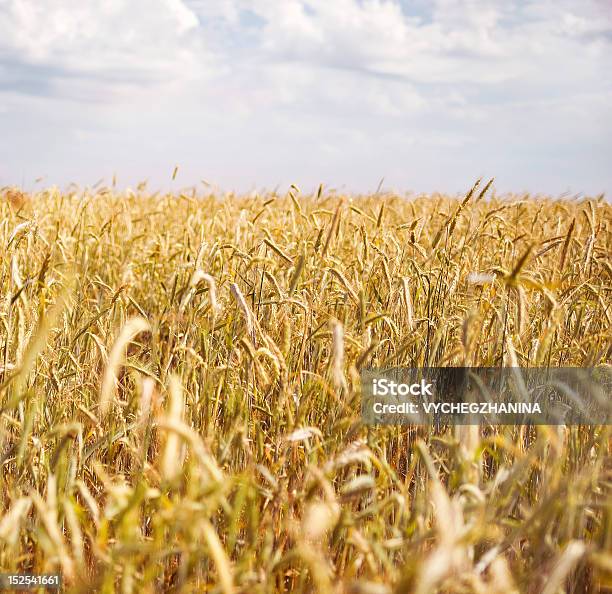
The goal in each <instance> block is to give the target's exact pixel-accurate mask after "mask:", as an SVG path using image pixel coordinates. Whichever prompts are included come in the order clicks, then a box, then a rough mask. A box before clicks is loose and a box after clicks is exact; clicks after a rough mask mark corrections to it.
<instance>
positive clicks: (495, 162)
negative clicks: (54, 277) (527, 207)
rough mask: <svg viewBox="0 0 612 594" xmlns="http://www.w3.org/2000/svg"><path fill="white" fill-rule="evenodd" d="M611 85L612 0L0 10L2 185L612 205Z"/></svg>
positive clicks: (111, 2) (92, 0)
mask: <svg viewBox="0 0 612 594" xmlns="http://www.w3.org/2000/svg"><path fill="white" fill-rule="evenodd" d="M611 73H612V3H611V2H610V0H534V1H529V0H499V1H498V0H399V1H387V0H105V1H104V2H100V1H99V0H81V1H80V2H79V3H76V2H74V1H73V0H0V137H1V141H0V186H3V185H8V184H20V185H24V186H25V187H26V188H28V189H33V188H36V187H39V186H40V185H50V184H57V185H60V186H65V185H67V184H68V183H69V182H77V183H79V184H82V185H85V184H93V183H95V182H96V181H97V180H99V179H100V178H105V180H106V181H107V182H108V181H109V180H110V179H111V178H112V176H113V173H116V175H117V182H118V184H119V185H121V186H128V185H132V184H134V183H136V182H138V181H139V180H143V179H148V180H149V185H150V187H152V188H155V189H157V188H160V189H168V188H178V187H181V186H188V185H191V184H198V183H200V180H202V179H204V180H207V181H208V182H210V183H211V184H216V185H218V186H219V187H221V188H223V189H226V190H231V189H235V190H250V189H254V188H258V189H259V188H263V187H267V188H273V187H276V186H277V185H278V186H280V187H281V188H282V187H286V186H287V185H288V184H290V183H292V182H293V183H296V184H297V185H298V186H300V187H302V188H303V189H305V190H309V189H312V188H314V187H316V186H317V185H318V184H319V182H323V183H325V184H326V185H327V186H329V187H335V188H339V189H345V190H349V191H372V190H374V189H376V187H377V186H378V184H379V181H380V180H381V178H384V180H385V181H384V187H385V188H386V189H397V190H402V191H403V190H413V191H430V190H442V191H449V192H458V191H462V190H465V188H466V187H468V186H469V185H471V182H472V181H473V180H474V179H475V178H477V177H480V176H491V177H492V176H495V178H496V187H497V188H498V190H499V191H524V190H526V191H531V192H549V193H554V194H559V193H563V192H566V191H568V192H572V193H574V192H584V193H590V194H595V193H600V192H607V193H608V195H609V194H610V193H611V192H612V166H611V163H612V160H611V154H612V74H611ZM175 165H178V166H179V170H178V175H177V177H176V180H175V181H174V182H172V181H171V179H170V178H171V175H172V171H173V169H174V166H175ZM38 178H42V180H40V181H38V182H36V181H35V180H37V179H38ZM200 187H202V186H200Z"/></svg>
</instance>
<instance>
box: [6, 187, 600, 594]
mask: <svg viewBox="0 0 612 594" xmlns="http://www.w3.org/2000/svg"><path fill="white" fill-rule="evenodd" d="M1 197H2V199H1V200H0V215H1V217H0V246H2V248H1V251H2V258H1V259H0V277H1V279H2V296H1V303H0V407H1V417H0V452H1V456H2V482H1V485H0V570H1V571H3V572H22V573H23V572H33V573H41V572H48V573H51V572H59V573H61V574H62V577H63V582H64V589H65V590H66V591H69V592H94V591H95V592H134V593H140V592H145V593H146V592H166V591H168V592H218V593H222V594H229V593H230V592H233V593H245V594H251V593H253V594H257V593H268V592H269V593H277V592H278V593H280V592H303V593H306V592H312V593H321V594H325V593H339V594H343V593H346V594H349V593H352V594H384V593H394V592H397V593H401V592H415V593H417V594H426V593H440V594H442V593H474V594H479V593H497V594H510V593H518V592H526V593H536V592H537V593H541V594H558V593H561V592H567V593H587V592H606V591H610V588H612V491H611V488H610V487H611V485H612V458H611V456H610V453H611V452H610V446H611V442H610V428H609V427H607V426H596V427H549V426H539V427H524V426H500V427H481V428H479V427H476V426H466V427H450V428H446V429H438V430H434V429H432V428H428V427H424V426H420V427H392V426H387V427H368V426H365V425H364V424H363V423H362V422H361V416H360V383H359V371H360V370H361V369H363V368H366V367H369V368H376V367H390V366H399V365H405V366H412V367H417V366H425V365H437V366H461V365H465V366H469V365H474V366H479V365H480V366H500V365H504V366H521V367H534V366H553V367H554V366H563V365H566V366H567V365H574V366H595V365H602V364H603V365H609V363H610V361H611V358H612V341H611V334H610V328H611V327H612V324H611V321H612V320H611V318H612V307H611V305H612V299H611V295H610V291H611V287H612V263H611V259H610V254H612V205H611V204H610V203H609V202H607V201H606V200H605V199H603V197H593V198H582V199H573V200H570V199H552V198H543V197H530V196H496V195H495V193H494V191H493V187H492V186H491V184H485V183H481V184H478V183H477V184H476V185H475V186H474V187H473V188H472V189H471V190H470V191H469V192H468V193H467V195H465V196H463V197H458V198H457V197H450V196H443V195H437V194H433V195H429V196H413V197H402V196H395V195H392V194H378V195H370V196H342V195H340V194H337V193H334V192H327V191H325V189H323V188H320V189H319V191H318V192H315V193H314V194H312V195H306V194H304V193H302V192H301V191H300V190H299V189H298V188H297V187H295V186H292V187H291V189H290V190H289V191H288V192H287V193H286V194H285V193H275V192H269V193H262V194H260V195H256V194H253V195H248V196H235V195H218V196H215V195H209V194H205V195H204V194H202V193H196V192H195V191H194V192H185V193H176V194H153V193H150V192H148V191H147V189H146V187H144V186H140V187H139V188H138V189H137V190H134V191H131V190H126V191H119V190H116V189H114V188H98V189H97V190H77V189H75V190H68V191H64V192H61V191H59V190H57V189H54V188H51V189H47V190H44V191H39V192H36V193H34V194H26V193H23V192H21V191H20V190H19V189H16V188H10V189H4V190H3V191H2V194H1Z"/></svg>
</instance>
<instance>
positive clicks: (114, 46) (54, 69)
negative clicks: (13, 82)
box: [0, 0, 206, 84]
mask: <svg viewBox="0 0 612 594" xmlns="http://www.w3.org/2000/svg"><path fill="white" fill-rule="evenodd" d="M198 23H199V21H198V18H197V16H196V15H195V14H194V13H193V11H191V10H190V9H189V8H188V7H187V6H186V5H185V4H184V3H183V2H182V1H181V0H156V1H155V2H148V1H147V0H111V1H106V2H97V1H95V0H84V1H82V2H76V3H75V2H71V1H69V0H8V1H5V2H4V3H3V5H2V7H0V61H1V62H3V63H4V65H5V66H8V69H9V72H10V71H12V73H13V75H14V76H15V75H19V74H20V70H21V74H23V73H25V74H26V75H28V74H30V75H32V76H35V77H41V78H42V77H47V78H57V77H66V78H73V79H74V78H83V79H87V80H90V81H91V80H94V79H96V78H99V79H101V80H102V81H104V82H105V83H106V82H108V81H116V82H119V83H120V82H126V81H127V82H129V81H131V80H136V81H137V82H138V83H140V84H142V83H146V82H149V81H152V80H159V79H161V78H163V77H167V76H168V75H170V76H176V74H177V73H179V74H185V73H187V72H189V71H190V69H192V68H194V67H196V68H197V67H198V65H199V64H200V63H201V61H202V59H204V58H205V57H206V56H205V53H204V51H203V49H204V48H203V45H202V43H201V40H200V39H198V36H197V35H193V33H194V32H196V30H197V27H198Z"/></svg>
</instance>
